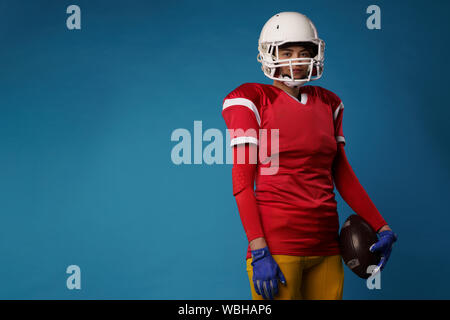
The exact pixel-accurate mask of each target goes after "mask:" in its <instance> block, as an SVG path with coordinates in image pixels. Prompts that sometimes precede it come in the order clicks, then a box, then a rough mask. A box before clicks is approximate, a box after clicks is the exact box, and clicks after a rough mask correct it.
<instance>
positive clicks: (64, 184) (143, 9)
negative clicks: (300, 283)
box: [0, 0, 450, 299]
mask: <svg viewBox="0 0 450 320" xmlns="http://www.w3.org/2000/svg"><path fill="white" fill-rule="evenodd" d="M371 4H376V5H378V6H379V7H380V9H381V29H380V30H370V29H368V28H367V27H366V20H367V18H368V17H369V15H370V14H367V13H366V8H367V7H368V6H369V5H371ZM70 5H78V6H79V8H80V9H81V29H80V30H70V29H68V28H67V25H66V20H67V18H68V17H69V16H70V14H68V13H67V12H66V9H67V8H68V7H69V6H70ZM281 11H298V12H301V13H304V14H306V15H307V16H308V17H310V18H311V19H312V21H313V22H314V23H315V25H316V26H317V28H318V31H319V36H320V37H321V38H322V39H323V40H324V41H325V42H326V49H325V72H324V75H323V77H322V79H320V80H319V81H316V82H314V83H312V84H313V85H320V86H322V87H325V88H327V89H330V90H332V91H333V92H335V93H336V94H338V95H339V96H340V97H341V99H342V100H343V102H344V104H345V114H344V120H343V129H344V134H345V137H346V140H347V144H346V150H347V156H348V158H349V161H350V163H351V165H352V166H353V169H354V170H355V172H356V174H357V176H358V179H359V180H360V182H361V184H362V185H363V186H364V188H365V189H366V191H367V192H368V194H369V196H370V197H371V199H372V200H373V202H374V203H375V205H376V206H377V208H378V209H379V211H380V212H381V214H382V215H383V216H384V217H385V219H386V220H387V221H388V223H389V224H390V226H391V227H392V228H393V230H394V231H395V232H396V233H398V235H399V240H398V242H397V243H396V244H395V246H394V250H393V253H392V256H391V259H390V261H389V263H388V265H387V267H386V269H385V271H383V273H382V277H381V289H380V290H369V289H368V288H367V287H366V283H365V281H364V280H361V279H359V278H357V277H356V276H355V275H354V274H353V273H351V271H350V270H349V269H347V268H346V270H345V285H344V299H444V298H445V299H449V298H450V294H449V291H448V289H447V288H448V287H449V286H450V280H449V278H448V277H447V276H446V275H445V272H446V271H447V270H449V269H450V257H449V256H448V255H447V253H448V251H449V250H448V248H449V246H450V239H449V237H448V229H449V228H448V225H449V224H450V215H449V213H450V212H449V209H448V207H447V206H446V205H447V204H448V195H449V191H450V188H449V172H450V170H449V169H450V165H449V164H450V150H449V141H450V134H449V131H448V124H449V120H450V119H449V115H450V110H449V108H448V85H449V83H448V74H449V73H450V70H449V69H450V68H449V63H448V59H447V52H448V49H449V46H448V44H447V43H446V42H444V41H443V40H445V39H446V38H445V37H446V33H445V32H446V31H448V30H450V22H449V20H448V13H449V12H450V2H448V1H437V0H436V1H428V2H424V1H377V2H376V3H372V2H370V1H363V0H360V1H351V0H345V1H332V0H329V1H325V0H317V1H289V0H287V1H282V2H276V1H267V0H259V1H235V0H226V1H174V0H164V1H144V0H142V1H137V0H130V1H106V0H105V1H101V0H95V1H92V0H90V1H87V0H74V1H65V0H64V1H50V0H40V1H31V0H28V1H25V0H20V1H13V0H0V43H1V49H0V214H1V223H0V230H1V231H0V261H1V263H0V281H1V285H0V298H1V299H250V298H251V295H250V288H249V282H248V278H247V273H246V270H245V253H246V249H247V240H246V237H245V233H244V229H243V227H242V224H241V221H240V218H239V214H238V211H237V206H236V202H235V200H234V198H233V195H232V184H231V165H230V164H207V163H205V162H204V161H201V163H200V164H190V165H188V164H181V165H177V164H175V163H174V162H173V160H172V156H171V153H172V149H173V148H174V146H175V145H176V144H177V142H176V141H172V140H171V136H172V133H173V132H174V131H175V130H176V129H180V128H181V129H186V130H188V131H189V132H190V133H191V134H192V141H194V139H198V135H197V136H194V135H195V133H194V121H201V125H202V132H203V133H204V132H205V131H206V130H208V129H210V128H216V129H219V130H220V131H221V132H223V134H225V132H226V127H225V123H224V121H223V118H222V116H221V111H222V101H223V98H224V97H225V95H226V94H227V93H228V92H230V91H231V90H232V89H234V88H235V87H237V86H238V85H240V84H242V83H245V82H263V83H271V81H270V80H269V79H267V78H266V77H265V76H264V75H263V73H262V71H261V70H260V65H259V63H258V62H257V61H256V54H257V40H258V37H259V32H260V30H261V28H262V26H263V25H264V23H265V22H266V21H267V19H269V18H270V17H271V16H273V15H274V14H275V13H277V12H281ZM200 139H201V136H200ZM207 144H208V142H204V143H203V148H205V147H206V145H207ZM224 144H225V141H224ZM223 150H224V152H225V150H226V148H225V146H224V149H223ZM193 158H194V155H193V154H192V162H193V161H194V159H193ZM336 199H337V201H338V212H339V216H340V221H341V223H342V222H343V221H344V220H345V219H346V218H347V216H348V215H350V214H352V211H351V209H350V208H349V207H348V205H347V204H346V203H345V202H344V201H343V200H342V199H341V197H340V196H339V193H338V192H337V191H336ZM71 265H76V266H78V267H79V268H80V271H81V288H80V289H73V290H69V288H68V286H67V280H68V278H69V277H70V274H69V273H67V272H66V271H67V268H68V267H69V266H71Z"/></svg>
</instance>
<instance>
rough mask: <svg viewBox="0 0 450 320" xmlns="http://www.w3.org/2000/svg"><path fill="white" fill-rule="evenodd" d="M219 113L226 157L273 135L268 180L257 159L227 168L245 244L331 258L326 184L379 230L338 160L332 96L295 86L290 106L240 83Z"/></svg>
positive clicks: (378, 220)
mask: <svg viewBox="0 0 450 320" xmlns="http://www.w3.org/2000/svg"><path fill="white" fill-rule="evenodd" d="M222 114H223V117H224V119H225V122H226V124H227V127H228V129H230V135H231V138H232V140H231V145H232V146H235V147H234V148H233V149H234V151H236V150H237V148H239V146H240V148H242V147H243V146H245V148H246V151H247V152H249V151H250V150H252V149H253V150H256V148H260V147H264V145H263V144H262V143H261V142H260V138H261V136H259V135H258V130H259V129H268V130H269V131H270V130H271V129H274V128H277V129H279V150H277V151H278V154H279V163H278V168H277V169H278V170H277V172H276V173H275V174H273V175H264V174H261V168H263V167H267V166H269V164H267V162H266V161H260V160H261V159H258V162H257V164H249V163H248V162H247V163H244V164H237V161H236V160H235V164H234V165H233V193H234V195H235V197H236V202H237V205H238V210H239V214H240V216H241V220H242V223H243V226H244V229H245V232H246V234H247V238H248V240H249V242H250V241H251V240H253V239H255V238H258V237H264V238H265V239H266V242H267V244H268V246H269V249H270V250H271V252H272V254H287V255H299V256H302V255H333V254H338V253H339V245H338V232H339V221H338V216H337V210H336V208H337V204H336V201H335V199H334V192H333V189H334V184H335V185H336V188H337V189H338V191H339V192H340V194H341V196H342V198H343V199H344V200H345V201H346V202H347V203H348V204H349V206H350V207H351V208H352V209H353V210H354V211H355V212H356V213H357V214H359V215H361V216H362V217H364V218H365V219H366V220H367V221H368V222H369V224H371V225H372V227H373V228H374V229H375V230H378V229H379V228H380V227H381V226H383V225H384V224H386V223H385V221H384V220H383V218H382V217H381V215H380V214H379V213H378V211H377V210H376V208H375V206H374V205H373V203H372V202H371V200H370V198H369V197H368V195H367V193H366V192H365V191H364V189H363V188H362V186H361V185H360V183H359V181H358V179H357V178H356V176H355V174H354V172H353V170H352V169H351V167H350V165H349V163H348V161H347V159H346V156H345V152H344V148H343V146H344V144H345V138H344V135H343V131H342V114H343V104H342V102H341V101H340V99H339V98H338V97H337V96H336V95H335V94H333V93H332V92H330V91H328V90H326V89H323V88H321V87H315V86H303V87H302V88H301V94H300V95H299V99H297V98H295V97H292V96H290V95H288V94H287V93H285V92H284V91H282V90H281V89H279V88H276V87H274V86H270V85H261V84H245V85H243V86H241V87H239V88H237V89H236V90H234V91H233V92H232V93H230V94H229V95H228V96H227V97H226V98H225V100H224V107H223V111H222ZM235 129H243V130H235ZM268 135H270V134H268ZM269 144H270V142H269ZM272 144H273V141H272ZM236 146H237V147H236ZM250 146H251V147H250ZM234 153H235V159H236V154H237V153H236V152H234ZM267 155H268V157H270V152H269V153H267ZM255 182H256V189H254V183H255ZM250 256H251V254H250V247H249V248H248V251H247V258H248V257H250Z"/></svg>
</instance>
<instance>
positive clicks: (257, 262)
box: [252, 247, 286, 299]
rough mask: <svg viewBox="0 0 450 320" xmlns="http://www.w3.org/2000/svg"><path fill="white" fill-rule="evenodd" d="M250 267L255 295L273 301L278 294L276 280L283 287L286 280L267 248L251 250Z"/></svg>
mask: <svg viewBox="0 0 450 320" xmlns="http://www.w3.org/2000/svg"><path fill="white" fill-rule="evenodd" d="M252 266H253V285H254V286H255V291H256V293H257V294H259V295H262V297H263V298H264V299H273V298H274V296H276V295H277V294H278V280H279V281H280V282H281V283H283V284H284V285H285V284H286V279H285V278H284V275H283V273H282V272H281V269H280V267H279V266H278V264H277V263H276V261H275V260H274V259H273V257H272V255H271V254H270V252H269V248H268V247H264V248H261V249H257V250H252Z"/></svg>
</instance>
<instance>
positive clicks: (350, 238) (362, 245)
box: [339, 214, 381, 279]
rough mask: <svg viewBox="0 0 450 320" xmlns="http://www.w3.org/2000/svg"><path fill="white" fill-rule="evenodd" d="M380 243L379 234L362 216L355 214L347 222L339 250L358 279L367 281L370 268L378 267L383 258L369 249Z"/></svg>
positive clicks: (344, 225) (342, 232) (341, 233)
mask: <svg viewBox="0 0 450 320" xmlns="http://www.w3.org/2000/svg"><path fill="white" fill-rule="evenodd" d="M377 241H378V237H377V233H376V232H375V230H373V229H372V227H371V226H370V225H369V224H368V223H367V222H366V221H365V220H364V219H363V218H361V217H360V216H358V215H356V214H353V215H351V216H349V217H348V218H347V220H345V222H344V224H343V225H342V228H341V231H340V233H339V248H340V251H341V256H342V259H343V260H344V263H345V264H346V265H347V267H349V268H350V270H352V271H353V272H354V273H355V274H356V275H358V277H360V278H363V279H367V278H369V277H370V275H371V273H370V271H371V270H369V273H368V272H367V271H368V267H369V266H371V265H377V264H378V263H379V262H380V259H381V256H380V254H379V253H376V252H370V250H369V248H370V246H371V245H372V244H374V243H375V242H377Z"/></svg>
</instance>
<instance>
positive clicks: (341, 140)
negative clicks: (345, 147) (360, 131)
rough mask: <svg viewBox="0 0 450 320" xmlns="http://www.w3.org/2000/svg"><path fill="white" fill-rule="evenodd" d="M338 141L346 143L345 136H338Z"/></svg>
mask: <svg viewBox="0 0 450 320" xmlns="http://www.w3.org/2000/svg"><path fill="white" fill-rule="evenodd" d="M336 141H337V142H343V143H345V138H344V137H343V136H336Z"/></svg>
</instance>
